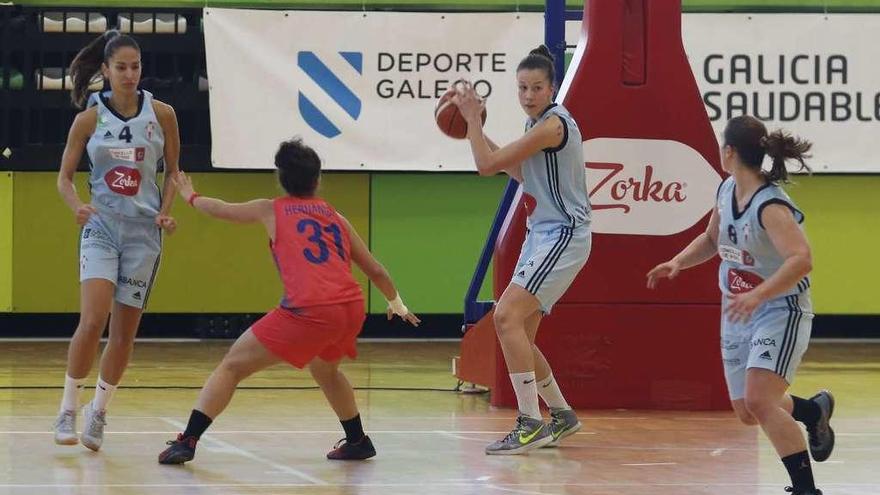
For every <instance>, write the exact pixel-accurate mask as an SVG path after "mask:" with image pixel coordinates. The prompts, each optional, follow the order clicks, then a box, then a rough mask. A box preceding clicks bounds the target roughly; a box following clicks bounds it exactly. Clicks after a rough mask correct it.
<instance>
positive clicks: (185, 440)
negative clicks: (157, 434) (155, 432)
mask: <svg viewBox="0 0 880 495" xmlns="http://www.w3.org/2000/svg"><path fill="white" fill-rule="evenodd" d="M196 442H197V440H196V438H195V437H184V436H183V433H178V434H177V439H176V440H168V441H167V442H165V445H174V444H178V443H185V444H186V445H187V446H188V447H189V448H191V449H194V448H196Z"/></svg>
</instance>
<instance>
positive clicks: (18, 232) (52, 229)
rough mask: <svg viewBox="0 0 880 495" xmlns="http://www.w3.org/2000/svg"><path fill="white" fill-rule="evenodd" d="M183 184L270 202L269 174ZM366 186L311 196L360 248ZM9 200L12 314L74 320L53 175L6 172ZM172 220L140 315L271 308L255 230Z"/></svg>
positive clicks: (72, 233) (65, 213) (350, 179)
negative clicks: (350, 231)
mask: <svg viewBox="0 0 880 495" xmlns="http://www.w3.org/2000/svg"><path fill="white" fill-rule="evenodd" d="M85 181H86V175H85V174H78V175H77V189H78V190H79V191H80V192H81V195H82V197H83V198H85V194H86V193H85V192H84V191H87V187H86V183H85ZM193 181H194V182H195V184H196V187H197V188H198V190H199V191H200V192H201V193H202V194H206V195H215V196H219V197H222V198H224V199H226V200H228V201H244V200H248V199H253V198H257V197H272V196H276V195H278V193H279V189H278V188H277V187H276V185H275V184H276V180H275V176H274V175H273V174H269V173H229V174H193ZM368 186H369V176H368V175H366V174H336V175H328V176H326V177H325V178H324V180H323V181H322V184H321V194H322V195H323V196H324V197H326V198H327V199H328V200H329V201H331V202H332V203H333V204H334V205H336V207H337V208H338V209H339V210H340V211H341V212H342V213H343V214H345V215H346V217H347V218H348V219H349V220H350V221H351V223H352V225H354V227H355V229H357V230H358V232H360V233H361V235H362V237H364V239H365V240H367V241H368V242H369V216H368V215H369V196H368V195H369V187H368ZM14 191H15V196H14V212H15V213H14V217H15V218H16V219H17V221H16V229H15V235H14V236H13V249H14V251H15V253H16V258H15V263H14V265H15V266H14V269H13V272H12V274H13V281H14V284H13V291H12V297H13V310H14V311H16V312H76V311H78V310H79V282H78V280H79V278H78V276H79V275H78V273H79V271H78V260H77V256H78V253H77V243H78V236H79V227H78V226H77V225H76V224H75V222H74V219H73V215H72V213H71V212H70V210H69V209H68V208H67V206H66V205H65V204H64V203H63V201H62V200H61V199H60V197H59V196H58V193H57V192H56V189H55V174H54V173H34V172H16V173H15V175H14ZM172 213H173V215H174V217H175V218H176V219H177V221H178V231H177V232H176V233H175V234H174V235H171V236H166V237H165V239H164V250H163V255H162V262H161V267H160V269H159V275H158V278H157V281H156V285H155V289H154V290H153V292H152V295H151V298H150V306H149V308H148V309H149V311H151V312H222V313H238V312H243V313H246V312H263V311H266V310H267V309H269V308H271V307H272V306H273V305H275V304H277V302H278V300H279V298H280V296H281V283H280V281H279V279H278V274H277V272H276V271H275V267H274V264H273V262H272V258H271V255H270V253H269V248H268V238H267V237H266V233H265V230H264V229H263V227H262V226H259V225H234V224H229V223H225V222H221V221H219V220H213V219H210V218H208V217H206V216H204V215H200V214H198V213H197V212H196V211H195V210H193V209H192V208H189V207H188V206H187V205H186V204H185V203H183V202H182V201H179V200H178V202H177V203H176V205H175V207H174V210H173V212H172ZM0 225H2V224H0ZM0 253H2V250H0ZM0 259H2V257H0ZM357 276H358V278H359V279H360V281H361V284H362V285H363V286H365V287H366V279H365V277H364V276H363V275H362V274H360V273H359V272H358V273H357Z"/></svg>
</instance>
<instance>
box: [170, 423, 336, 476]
mask: <svg viewBox="0 0 880 495" xmlns="http://www.w3.org/2000/svg"><path fill="white" fill-rule="evenodd" d="M159 419H161V420H162V421H165V422H166V423H168V424H170V425H171V426H173V427H175V428H177V429H178V431H183V430H185V429H186V425H185V424H183V423H181V422H180V421H177V420H174V419H171V418H159ZM199 441H201V442H205V443H211V444H214V445H216V446H218V447H220V448H222V449H225V450H228V451H229V452H233V453H235V454H238V455H240V456H242V457H246V458H248V459H251V460H253V461H257V462H260V463H262V464H265V465H267V466H270V467H272V468H274V469H277V470H279V471H281V472H284V473H287V474H292V475H294V476H296V477H298V478H301V479H304V480H306V481H309V482H311V483H312V484H313V485H327V484H328V483H327V482H326V481H324V480H322V479H319V478H315V477H314V476H311V475H309V474H307V473H304V472H302V471H300V470H299V469H296V468H292V467H290V466H285V465H284V464H279V463H277V462H275V461H272V460H269V459H266V458H264V457H261V456H258V455H257V454H254V453H253V452H250V451H248V450H245V449H242V448H241V447H236V446H235V445H232V444H231V443H228V442H224V441H223V440H218V439H216V438H213V436H212V434H205V435H202V437H201V439H200V440H199Z"/></svg>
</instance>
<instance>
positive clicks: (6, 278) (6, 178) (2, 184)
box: [0, 172, 12, 312]
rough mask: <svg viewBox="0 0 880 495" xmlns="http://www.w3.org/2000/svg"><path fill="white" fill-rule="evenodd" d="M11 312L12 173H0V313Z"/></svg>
mask: <svg viewBox="0 0 880 495" xmlns="http://www.w3.org/2000/svg"><path fill="white" fill-rule="evenodd" d="M11 310H12V172H2V173H0V312H2V311H11Z"/></svg>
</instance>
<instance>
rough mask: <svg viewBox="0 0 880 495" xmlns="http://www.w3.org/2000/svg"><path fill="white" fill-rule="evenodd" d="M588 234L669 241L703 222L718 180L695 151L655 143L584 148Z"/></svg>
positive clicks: (600, 142) (599, 142)
mask: <svg viewBox="0 0 880 495" xmlns="http://www.w3.org/2000/svg"><path fill="white" fill-rule="evenodd" d="M584 160H585V161H586V163H585V166H586V168H587V190H588V191H589V194H590V204H591V205H592V208H593V211H594V214H593V218H592V227H593V232H596V233H603V234H635V235H671V234H677V233H679V232H681V231H683V230H687V229H688V228H690V227H692V226H693V225H694V224H695V223H697V222H698V221H700V219H701V218H703V217H705V216H706V214H707V213H708V212H709V211H711V209H712V206H713V204H714V203H715V190H716V189H717V187H718V182H719V181H720V179H721V178H720V177H719V176H718V173H717V172H715V170H714V169H713V168H712V166H711V165H709V162H707V161H706V159H705V158H703V156H702V155H700V154H699V153H698V152H697V151H696V150H695V149H693V148H691V147H690V146H688V145H686V144H684V143H680V142H678V141H668V140H660V139H629V138H595V139H590V140H589V141H585V142H584Z"/></svg>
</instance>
